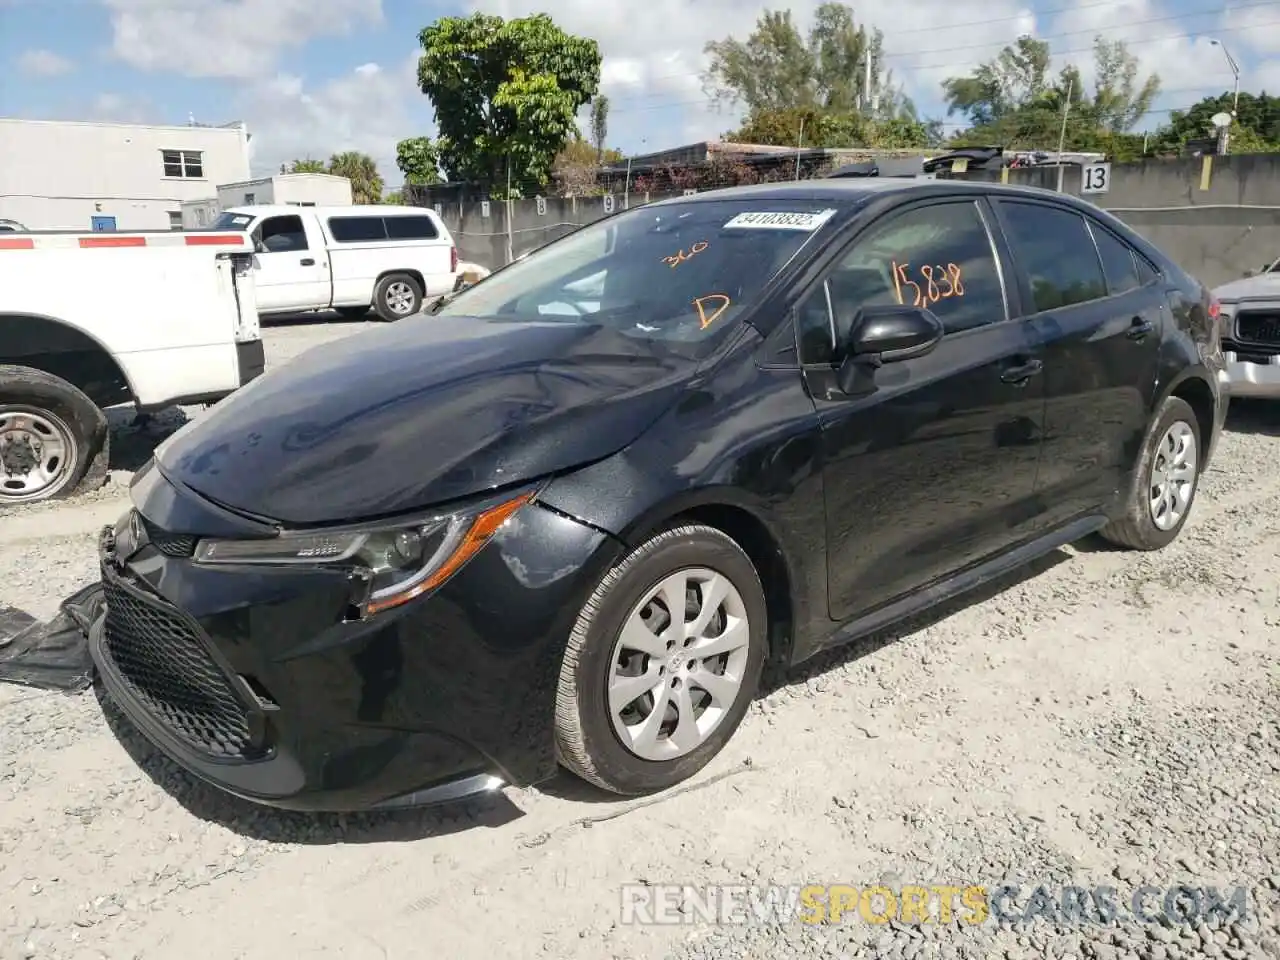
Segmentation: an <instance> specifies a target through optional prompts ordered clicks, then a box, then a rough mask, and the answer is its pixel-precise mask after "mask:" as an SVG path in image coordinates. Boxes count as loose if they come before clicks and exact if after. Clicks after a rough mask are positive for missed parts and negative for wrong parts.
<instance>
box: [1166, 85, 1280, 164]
mask: <svg viewBox="0 0 1280 960" xmlns="http://www.w3.org/2000/svg"><path fill="white" fill-rule="evenodd" d="M1232 104H1233V96H1232V94H1231V93H1230V92H1224V93H1222V94H1220V95H1219V96H1216V97H1205V98H1204V99H1203V100H1201V101H1200V102H1199V103H1197V104H1196V105H1195V106H1193V107H1191V109H1189V110H1174V111H1173V112H1172V113H1171V114H1169V122H1168V123H1166V124H1165V125H1164V126H1163V127H1161V128H1160V130H1158V131H1157V132H1156V136H1155V150H1156V152H1157V153H1175V154H1177V153H1181V152H1182V151H1183V148H1184V147H1185V146H1186V143H1187V141H1188V140H1201V139H1205V138H1207V137H1212V136H1213V135H1214V134H1213V124H1212V123H1210V122H1209V121H1210V119H1211V118H1212V117H1213V116H1214V114H1218V113H1230V112H1231V108H1232ZM1230 149H1231V152H1232V153H1274V152H1276V151H1277V150H1280V97H1272V96H1268V95H1267V94H1266V93H1265V92H1264V93H1259V94H1252V93H1241V94H1240V105H1239V107H1238V108H1237V116H1236V122H1235V123H1234V124H1232V126H1231V148H1230Z"/></svg>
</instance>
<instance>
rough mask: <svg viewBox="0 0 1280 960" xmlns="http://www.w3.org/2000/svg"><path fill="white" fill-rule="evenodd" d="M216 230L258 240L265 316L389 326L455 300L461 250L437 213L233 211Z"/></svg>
mask: <svg viewBox="0 0 1280 960" xmlns="http://www.w3.org/2000/svg"><path fill="white" fill-rule="evenodd" d="M210 229H212V230H239V231H244V232H245V233H248V234H250V235H251V236H252V237H253V240H254V245H255V249H256V255H255V257H254V266H255V268H256V273H257V276H256V280H255V286H256V288H257V298H258V312H259V313H260V314H262V315H264V316H267V315H271V314H280V313H300V312H302V311H305V310H328V309H331V308H332V309H334V310H337V311H338V312H339V313H341V314H342V315H343V316H347V317H360V316H363V315H364V314H365V313H367V312H368V310H369V307H370V306H372V307H373V309H374V312H375V313H376V314H377V315H378V316H379V317H381V318H382V319H383V320H399V319H401V318H402V317H408V316H412V315H413V314H415V313H418V312H419V311H420V310H421V309H422V304H423V300H424V299H426V298H428V297H436V296H443V295H445V294H447V293H451V292H452V291H453V287H454V281H455V279H456V277H457V273H458V248H457V247H456V246H455V245H454V242H453V237H452V236H450V234H449V230H448V228H446V227H445V225H444V223H443V222H442V221H441V220H440V217H439V216H437V215H436V212H435V211H434V210H426V209H423V208H421V207H401V206H393V205H390V204H388V205H386V206H349V207H300V206H260V207H259V206H253V207H232V208H230V209H228V210H226V211H225V212H223V213H222V214H221V216H219V217H218V219H217V220H216V221H214V223H213V226H212V227H211V228H210Z"/></svg>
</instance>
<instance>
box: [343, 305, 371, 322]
mask: <svg viewBox="0 0 1280 960" xmlns="http://www.w3.org/2000/svg"><path fill="white" fill-rule="evenodd" d="M334 311H335V312H336V313H337V314H338V316H340V317H341V318H342V319H343V320H360V319H362V318H363V317H364V316H365V315H366V314H367V313H368V312H369V308H368V307H334Z"/></svg>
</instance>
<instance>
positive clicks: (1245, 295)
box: [1213, 273, 1280, 302]
mask: <svg viewBox="0 0 1280 960" xmlns="http://www.w3.org/2000/svg"><path fill="white" fill-rule="evenodd" d="M1213 295H1214V296H1215V297H1217V298H1218V299H1219V300H1223V301H1227V302H1235V301H1237V300H1261V299H1267V300H1275V299H1280V273H1264V274H1260V275H1258V276H1256V277H1246V278H1245V279H1243V280H1232V281H1231V282H1230V283H1224V284H1223V285H1222V286H1220V287H1214V288H1213Z"/></svg>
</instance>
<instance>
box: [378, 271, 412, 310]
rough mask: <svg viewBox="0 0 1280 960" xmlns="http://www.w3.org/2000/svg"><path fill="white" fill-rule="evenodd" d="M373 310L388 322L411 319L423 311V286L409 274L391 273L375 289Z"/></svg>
mask: <svg viewBox="0 0 1280 960" xmlns="http://www.w3.org/2000/svg"><path fill="white" fill-rule="evenodd" d="M373 309H374V311H375V312H376V313H377V314H378V316H379V317H380V318H381V319H383V320H386V321H388V322H390V321H393V320H403V319H404V318H405V317H411V316H413V315H414V314H415V313H417V312H418V311H419V310H421V309H422V285H421V284H420V283H418V281H417V279H415V278H414V277H412V276H410V275H409V274H407V273H389V274H387V275H386V276H385V277H383V278H382V279H381V280H379V281H378V286H377V287H376V288H375V289H374V292H373Z"/></svg>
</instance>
